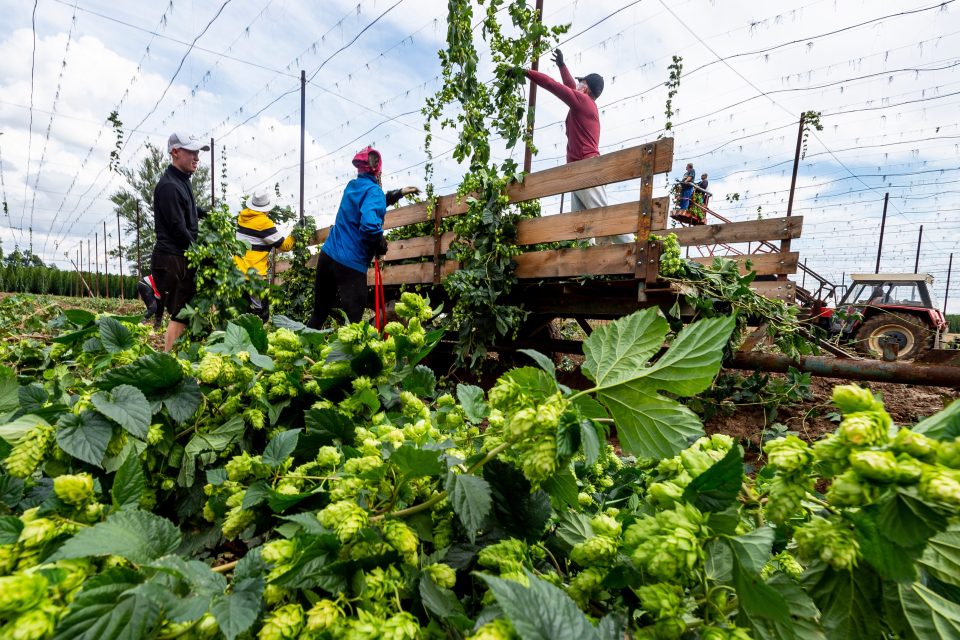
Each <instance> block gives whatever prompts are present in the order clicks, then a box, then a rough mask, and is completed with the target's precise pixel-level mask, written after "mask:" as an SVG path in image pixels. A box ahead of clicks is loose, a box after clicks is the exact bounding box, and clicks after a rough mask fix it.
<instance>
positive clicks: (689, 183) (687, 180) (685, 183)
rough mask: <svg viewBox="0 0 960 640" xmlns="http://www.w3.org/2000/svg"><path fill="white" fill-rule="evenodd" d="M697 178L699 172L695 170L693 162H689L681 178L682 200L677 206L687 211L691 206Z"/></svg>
mask: <svg viewBox="0 0 960 640" xmlns="http://www.w3.org/2000/svg"><path fill="white" fill-rule="evenodd" d="M696 179H697V172H696V171H694V170H693V163H692V162H688V163H687V170H686V171H685V172H684V173H683V179H682V180H680V202H678V203H677V208H679V209H680V210H681V211H686V210H687V209H689V208H690V200H691V198H692V197H693V181H694V180H696Z"/></svg>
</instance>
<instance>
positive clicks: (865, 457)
mask: <svg viewBox="0 0 960 640" xmlns="http://www.w3.org/2000/svg"><path fill="white" fill-rule="evenodd" d="M850 466H851V467H852V468H853V470H854V471H856V472H857V473H859V474H860V477H862V478H867V479H868V480H873V481H875V482H895V481H896V480H897V477H898V470H897V459H896V458H895V457H894V455H893V454H892V453H890V452H889V451H854V452H853V453H851V454H850Z"/></svg>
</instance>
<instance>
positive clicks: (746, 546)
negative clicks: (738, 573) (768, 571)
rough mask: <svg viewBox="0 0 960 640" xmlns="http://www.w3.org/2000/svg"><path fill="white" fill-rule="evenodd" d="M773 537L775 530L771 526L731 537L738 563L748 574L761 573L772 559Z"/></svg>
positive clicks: (731, 545)
mask: <svg viewBox="0 0 960 640" xmlns="http://www.w3.org/2000/svg"><path fill="white" fill-rule="evenodd" d="M773 538H774V530H773V529H772V528H771V527H761V528H759V529H754V530H753V531H749V532H747V533H744V534H743V535H739V536H737V537H735V538H729V541H730V548H731V550H732V551H733V556H734V559H735V560H736V561H737V564H738V565H739V566H740V567H741V568H742V569H743V570H744V571H746V572H747V573H748V574H758V573H760V570H761V569H763V565H765V564H766V563H767V560H769V559H770V555H771V548H772V547H773Z"/></svg>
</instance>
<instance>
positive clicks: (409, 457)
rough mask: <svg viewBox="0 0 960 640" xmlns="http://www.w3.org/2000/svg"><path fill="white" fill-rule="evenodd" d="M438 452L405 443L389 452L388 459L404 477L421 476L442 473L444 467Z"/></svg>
mask: <svg viewBox="0 0 960 640" xmlns="http://www.w3.org/2000/svg"><path fill="white" fill-rule="evenodd" d="M440 453H441V452H440V451H431V450H429V449H420V448H419V447H414V446H412V445H409V444H405V445H403V446H401V447H400V448H399V449H397V450H396V451H394V452H393V453H391V454H390V458H389V460H390V462H392V463H393V464H395V465H397V468H398V469H400V472H401V473H402V474H403V476H404V478H407V479H413V478H422V477H424V476H436V475H440V474H441V473H443V471H444V470H445V467H444V464H443V463H442V462H441V461H440Z"/></svg>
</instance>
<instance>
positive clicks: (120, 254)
mask: <svg viewBox="0 0 960 640" xmlns="http://www.w3.org/2000/svg"><path fill="white" fill-rule="evenodd" d="M121 240H122V238H121V237H120V212H119V211H117V258H118V259H119V260H120V302H123V290H124V286H123V244H122V243H121Z"/></svg>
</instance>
